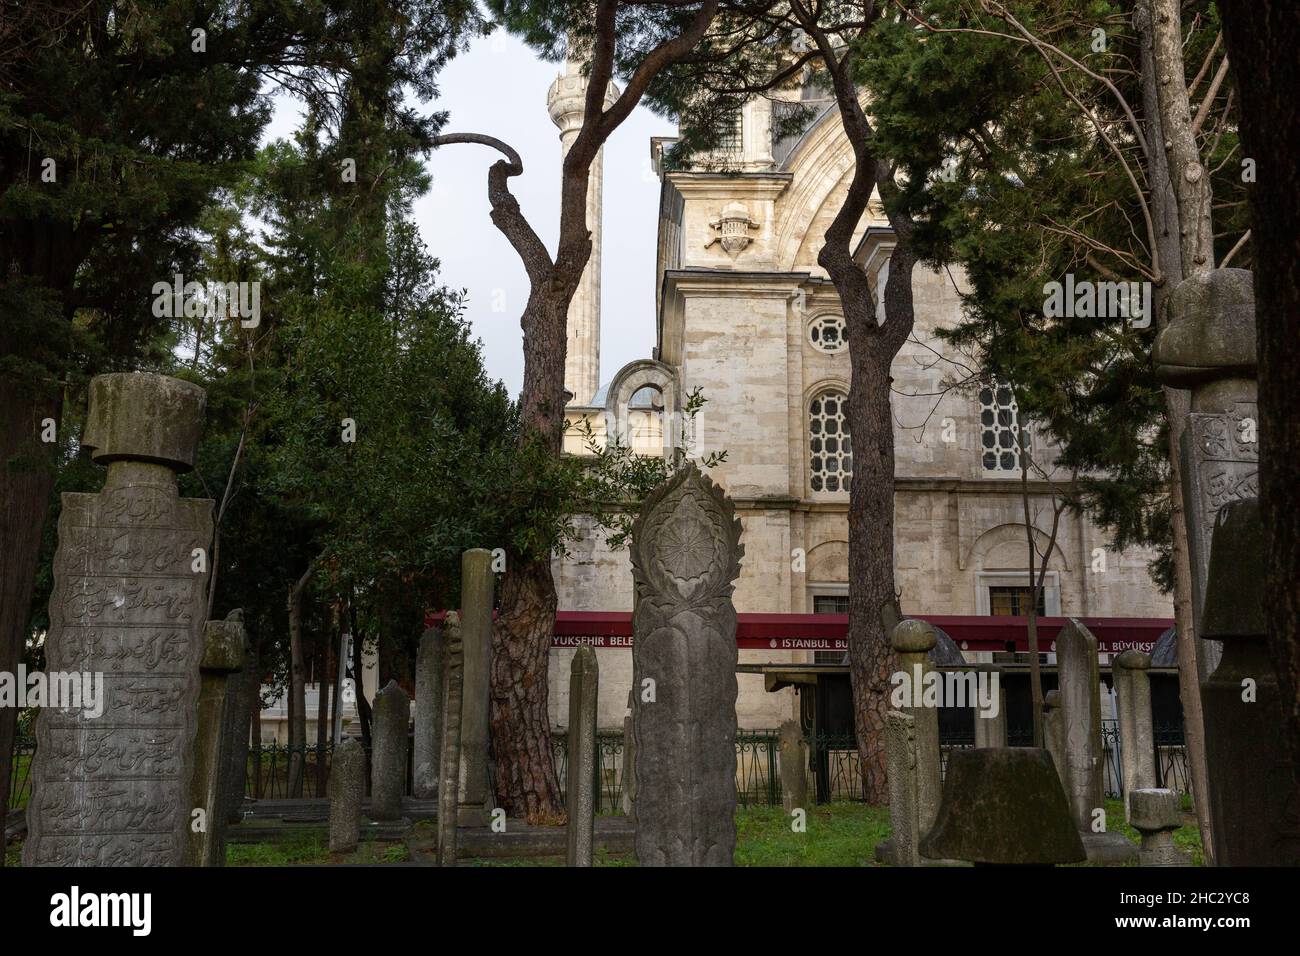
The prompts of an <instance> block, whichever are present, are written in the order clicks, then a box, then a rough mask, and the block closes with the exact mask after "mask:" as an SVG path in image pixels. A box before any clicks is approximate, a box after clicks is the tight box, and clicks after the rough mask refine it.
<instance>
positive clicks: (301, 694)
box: [288, 562, 315, 798]
mask: <svg viewBox="0 0 1300 956" xmlns="http://www.w3.org/2000/svg"><path fill="white" fill-rule="evenodd" d="M314 570H315V562H312V564H311V566H310V567H308V568H307V570H306V571H305V572H303V575H302V577H300V578H299V579H298V581H297V582H296V583H295V584H294V585H293V586H292V587H291V588H290V589H289V794H288V795H289V796H290V797H291V798H299V797H301V796H302V782H303V760H304V758H305V757H306V754H307V691H306V686H307V666H306V664H305V662H304V660H303V654H302V596H303V592H304V591H305V590H306V588H307V582H308V581H310V580H311V576H312V572H313V571H314Z"/></svg>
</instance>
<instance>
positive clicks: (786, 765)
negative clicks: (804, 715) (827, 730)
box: [777, 720, 808, 814]
mask: <svg viewBox="0 0 1300 956" xmlns="http://www.w3.org/2000/svg"><path fill="white" fill-rule="evenodd" d="M777 746H778V747H779V748H780V766H781V806H783V807H784V808H785V812H786V813H787V814H788V813H790V812H791V811H793V810H798V809H806V808H807V806H808V744H807V742H806V741H805V740H804V739H803V728H801V727H800V726H799V722H798V721H797V720H787V721H786V722H785V723H783V724H782V725H781V731H780V734H779V736H778V743H777Z"/></svg>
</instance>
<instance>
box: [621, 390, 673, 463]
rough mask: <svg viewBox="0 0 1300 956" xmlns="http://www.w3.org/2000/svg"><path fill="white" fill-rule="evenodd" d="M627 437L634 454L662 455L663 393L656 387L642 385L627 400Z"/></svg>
mask: <svg viewBox="0 0 1300 956" xmlns="http://www.w3.org/2000/svg"><path fill="white" fill-rule="evenodd" d="M627 435H628V444H629V445H630V446H631V447H632V451H634V452H635V453H636V454H638V455H662V454H664V393H663V392H662V391H660V390H659V387H658V386H657V385H643V386H642V387H641V388H639V389H637V390H636V391H635V392H634V393H633V395H632V397H631V398H630V399H628V403H627Z"/></svg>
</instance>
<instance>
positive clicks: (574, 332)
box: [546, 57, 618, 405]
mask: <svg viewBox="0 0 1300 956" xmlns="http://www.w3.org/2000/svg"><path fill="white" fill-rule="evenodd" d="M617 98H618V88H617V87H616V86H615V85H614V84H613V83H611V84H609V87H608V88H607V89H606V91H605V104H604V108H605V109H609V108H610V107H611V106H613V105H614V101H615V100H616V99H617ZM546 106H547V110H548V111H549V113H550V115H551V120H552V121H553V122H554V123H555V125H556V126H558V127H559V128H560V143H561V147H562V149H563V155H565V156H567V155H568V153H569V148H570V147H571V146H572V145H573V142H574V140H576V139H577V138H578V133H579V132H581V131H582V120H583V115H584V113H585V112H586V107H587V78H586V77H585V76H583V75H582V63H581V62H579V61H575V60H571V59H568V58H567V57H566V59H565V62H564V72H563V73H562V74H560V75H559V76H557V77H556V78H555V82H554V83H553V84H551V89H550V91H549V93H548V94H547V97H546ZM604 163H605V150H604V148H603V147H602V148H601V149H600V150H599V151H598V152H597V153H596V158H595V160H594V161H593V162H592V164H591V171H590V173H589V174H588V176H589V178H588V182H587V228H588V229H590V230H591V257H590V258H589V259H588V260H587V265H586V267H585V268H584V269H583V270H582V279H581V281H580V282H579V283H578V288H577V291H575V292H574V294H573V299H572V300H571V301H570V303H569V315H568V321H567V324H566V329H567V334H566V342H567V347H566V349H565V353H564V355H565V360H564V388H565V390H566V391H568V392H569V393H570V394H571V395H572V396H573V401H574V402H575V403H577V404H579V405H583V404H586V403H587V402H590V401H591V399H592V397H593V396H595V394H596V391H597V389H599V388H600V258H601V192H602V188H603V187H602V182H603V179H604V173H603V169H604Z"/></svg>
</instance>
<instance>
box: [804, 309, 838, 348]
mask: <svg viewBox="0 0 1300 956" xmlns="http://www.w3.org/2000/svg"><path fill="white" fill-rule="evenodd" d="M808 341H810V342H812V344H813V346H814V347H815V348H817V349H819V350H820V351H822V352H839V351H840V350H841V349H843V348H844V345H845V341H846V340H845V333H844V316H842V315H819V316H817V318H815V319H813V320H812V321H811V322H809V323H808Z"/></svg>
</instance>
